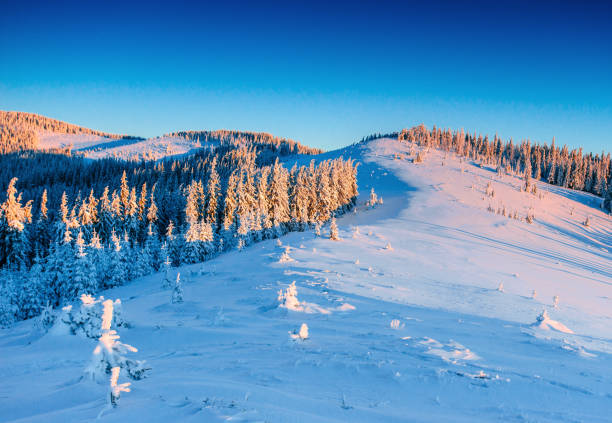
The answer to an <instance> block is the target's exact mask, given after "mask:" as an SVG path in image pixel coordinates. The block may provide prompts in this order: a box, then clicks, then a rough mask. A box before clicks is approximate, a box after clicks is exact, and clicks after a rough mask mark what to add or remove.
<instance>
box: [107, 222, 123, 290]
mask: <svg viewBox="0 0 612 423" xmlns="http://www.w3.org/2000/svg"><path fill="white" fill-rule="evenodd" d="M124 256H125V251H123V245H122V242H121V240H120V239H119V237H117V234H116V233H115V231H114V230H113V231H112V232H111V243H110V246H109V248H108V250H107V269H108V270H107V273H106V276H105V278H104V288H112V287H115V286H120V285H123V284H124V283H125V281H126V279H127V277H128V269H127V268H126V267H125V263H126V261H125V257H124Z"/></svg>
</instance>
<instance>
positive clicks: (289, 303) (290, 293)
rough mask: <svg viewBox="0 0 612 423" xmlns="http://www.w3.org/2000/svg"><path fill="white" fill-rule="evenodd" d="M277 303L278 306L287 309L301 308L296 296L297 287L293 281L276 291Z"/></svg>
mask: <svg viewBox="0 0 612 423" xmlns="http://www.w3.org/2000/svg"><path fill="white" fill-rule="evenodd" d="M277 299H278V303H279V307H283V308H286V309H289V310H302V308H303V307H302V305H301V304H300V302H299V301H298V298H297V288H296V286H295V281H293V282H292V283H291V285H289V286H288V287H287V289H285V290H284V291H283V290H282V289H281V290H279V291H278V298H277Z"/></svg>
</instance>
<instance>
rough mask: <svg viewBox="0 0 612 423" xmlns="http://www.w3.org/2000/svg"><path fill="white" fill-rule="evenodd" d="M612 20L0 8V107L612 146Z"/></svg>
mask: <svg viewBox="0 0 612 423" xmlns="http://www.w3.org/2000/svg"><path fill="white" fill-rule="evenodd" d="M221 3H223V4H221ZM422 3H428V5H424V4H422ZM531 3H533V4H531ZM581 3H584V4H581ZM610 22H612V2H609V1H608V2H596V1H589V2H575V3H566V2H563V1H554V2H546V1H535V2H534V1H530V2H520V1H509V2H505V1H482V2H475V1H470V2H460V1H433V2H409V1H405V2H386V1H376V2H360V1H351V2H346V3H344V2H341V1H338V2H332V1H326V2H317V1H294V0H291V1H287V0H285V1H279V2H250V3H246V2H232V1H223V2H221V1H217V2H214V3H213V2H211V3H207V2H197V3H196V2H181V1H172V2H156V1H147V2H142V3H138V2H128V1H112V0H102V1H95V0H79V1H77V2H62V1H46V2H40V3H37V2H36V1H27V2H21V1H2V8H1V11H0V109H2V110H20V111H28V112H33V113H40V114H43V115H46V116H50V117H54V118H58V119H61V120H65V121H69V122H73V123H77V124H80V125H83V126H87V127H91V128H95V129H100V130H105V131H110V132H120V133H129V134H134V135H142V136H153V135H158V134H162V133H167V132H170V131H174V130H182V129H218V128H228V129H241V130H254V131H266V132H271V133H273V134H276V135H280V136H284V137H289V138H294V139H297V140H300V141H302V142H304V143H306V144H309V145H312V146H317V147H323V148H326V149H331V148H334V147H339V146H342V145H344V144H347V143H350V142H353V141H355V140H357V139H359V138H361V137H362V136H364V135H368V134H370V133H372V132H386V131H394V130H399V129H401V128H404V127H410V126H413V125H416V124H419V123H421V122H423V123H425V124H426V125H428V126H431V125H433V124H435V125H438V126H442V127H451V128H465V129H466V130H469V131H477V132H481V133H483V134H484V133H488V134H490V135H492V134H494V133H495V132H497V133H498V134H499V135H500V136H502V137H504V138H508V137H513V138H514V139H515V140H516V141H520V140H521V139H523V138H530V139H532V140H534V141H540V142H550V140H551V139H552V137H553V136H555V137H556V138H557V140H558V142H559V143H567V144H568V145H570V146H578V145H582V146H584V147H585V148H586V149H587V150H590V151H595V152H600V151H601V150H602V149H606V150H607V151H610V150H612V24H610Z"/></svg>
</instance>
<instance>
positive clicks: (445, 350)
mask: <svg viewBox="0 0 612 423" xmlns="http://www.w3.org/2000/svg"><path fill="white" fill-rule="evenodd" d="M418 344H419V345H420V346H422V347H425V348H426V351H425V352H426V353H427V354H431V355H435V356H437V357H439V358H441V359H442V360H444V361H446V362H448V363H452V364H461V363H462V362H464V361H473V360H480V357H479V356H478V355H477V354H476V353H475V352H473V351H471V350H470V349H469V348H466V347H465V346H463V345H462V344H460V343H459V342H456V341H453V340H452V339H451V340H450V341H449V342H447V343H446V344H442V343H441V342H438V341H436V340H435V339H433V338H424V339H423V340H421V341H419V342H418Z"/></svg>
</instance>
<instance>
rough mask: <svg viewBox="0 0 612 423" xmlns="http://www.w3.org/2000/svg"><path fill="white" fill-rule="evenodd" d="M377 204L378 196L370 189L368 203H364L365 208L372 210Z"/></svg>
mask: <svg viewBox="0 0 612 423" xmlns="http://www.w3.org/2000/svg"><path fill="white" fill-rule="evenodd" d="M377 204H378V196H377V195H376V193H375V192H374V188H372V189H371V190H370V198H369V199H368V201H366V206H367V207H372V208H374V207H375V206H376V205H377Z"/></svg>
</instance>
